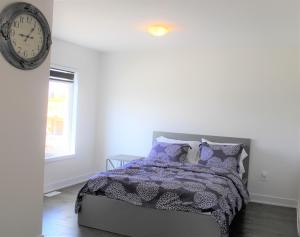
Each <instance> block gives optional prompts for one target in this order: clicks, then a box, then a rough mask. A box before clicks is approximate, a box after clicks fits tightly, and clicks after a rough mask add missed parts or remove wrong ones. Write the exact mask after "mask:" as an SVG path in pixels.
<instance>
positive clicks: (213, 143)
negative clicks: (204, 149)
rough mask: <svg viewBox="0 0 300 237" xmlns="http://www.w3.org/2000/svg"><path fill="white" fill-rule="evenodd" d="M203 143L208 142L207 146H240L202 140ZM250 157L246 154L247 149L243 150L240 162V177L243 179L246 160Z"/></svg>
mask: <svg viewBox="0 0 300 237" xmlns="http://www.w3.org/2000/svg"><path fill="white" fill-rule="evenodd" d="M202 142H206V143H207V144H210V145H233V146H234V145H239V144H237V143H219V142H211V141H209V140H206V139H204V138H202ZM247 157H248V153H247V152H246V150H245V149H243V151H242V153H241V155H240V161H239V175H240V177H241V179H242V178H243V175H244V173H245V172H246V170H245V167H244V160H245V159H246V158H247Z"/></svg>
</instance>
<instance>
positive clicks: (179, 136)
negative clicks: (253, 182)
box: [153, 131, 251, 185]
mask: <svg viewBox="0 0 300 237" xmlns="http://www.w3.org/2000/svg"><path fill="white" fill-rule="evenodd" d="M160 136H164V137H167V138H171V139H177V140H183V141H201V140H202V138H205V139H207V140H209V141H212V142H222V143H239V144H244V145H245V150H246V152H247V153H248V158H247V159H245V160H244V167H245V171H246V172H245V174H244V176H243V181H244V183H245V184H246V185H247V184H248V175H249V159H250V145H251V139H248V138H236V137H218V136H210V135H198V134H185V133H171V132H159V131H154V132H153V141H155V139H156V138H157V137H160Z"/></svg>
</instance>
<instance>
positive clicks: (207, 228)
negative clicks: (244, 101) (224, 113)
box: [78, 132, 251, 237]
mask: <svg viewBox="0 0 300 237" xmlns="http://www.w3.org/2000/svg"><path fill="white" fill-rule="evenodd" d="M159 136H165V137H168V138H172V139H180V140H187V141H201V139H202V138H206V139H208V140H211V141H213V142H226V143H243V144H245V145H246V148H245V149H246V151H247V153H248V154H250V153H249V152H250V142H251V141H250V139H245V138H231V137H218V136H206V135H193V134H181V133H168V132H154V133H153V140H155V139H156V138H157V137H159ZM244 166H245V170H246V173H245V178H244V182H245V183H247V179H248V169H249V157H248V159H247V160H246V162H245V163H244ZM78 223H79V225H82V226H87V227H91V228H96V229H100V230H105V231H109V232H113V233H118V234H121V235H127V236H131V237H219V236H220V228H219V226H218V224H217V223H216V221H215V219H214V218H213V217H212V216H211V215H209V214H195V213H186V212H179V211H164V210H157V209H151V208H145V207H139V206H135V205H132V204H129V203H126V202H123V201H119V200H114V199H110V198H107V197H105V196H94V195H85V196H84V198H83V200H82V204H81V211H80V212H79V213H78Z"/></svg>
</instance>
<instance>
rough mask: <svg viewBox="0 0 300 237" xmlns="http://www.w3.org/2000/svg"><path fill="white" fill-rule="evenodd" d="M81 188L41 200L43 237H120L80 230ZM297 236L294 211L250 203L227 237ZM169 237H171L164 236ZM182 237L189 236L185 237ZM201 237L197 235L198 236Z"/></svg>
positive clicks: (74, 188) (97, 231)
mask: <svg viewBox="0 0 300 237" xmlns="http://www.w3.org/2000/svg"><path fill="white" fill-rule="evenodd" d="M80 187H81V185H76V186H73V187H70V188H66V189H63V190H60V191H61V192H62V194H60V195H58V196H54V197H51V198H46V197H45V199H44V216H43V234H44V236H45V237H96V236H97V237H121V235H117V234H112V233H108V232H104V231H99V230H95V229H91V228H86V227H80V226H78V224H77V215H76V214H75V213H74V202H75V199H76V195H77V192H78V190H79V189H80ZM279 236H281V237H297V227H296V209H293V208H285V207H276V206H269V205H263V204H256V203H250V204H249V205H248V206H247V208H246V209H245V210H244V211H243V212H242V213H241V214H240V216H239V217H238V219H236V221H234V223H233V224H232V228H231V234H230V237H279ZM166 237H170V236H166ZM183 237H189V236H188V235H186V236H183ZM199 237H200V236H199Z"/></svg>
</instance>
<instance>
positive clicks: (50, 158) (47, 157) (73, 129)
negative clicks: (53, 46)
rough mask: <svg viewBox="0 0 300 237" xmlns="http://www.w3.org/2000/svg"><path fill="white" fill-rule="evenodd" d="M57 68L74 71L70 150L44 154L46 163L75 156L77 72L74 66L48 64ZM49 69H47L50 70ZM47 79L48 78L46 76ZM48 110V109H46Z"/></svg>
mask: <svg viewBox="0 0 300 237" xmlns="http://www.w3.org/2000/svg"><path fill="white" fill-rule="evenodd" d="M51 68H54V69H58V70H64V71H71V72H73V73H74V83H73V100H72V101H73V108H72V115H71V118H72V123H71V137H70V140H71V145H72V148H71V152H70V153H68V154H59V155H46V154H45V161H46V163H51V162H56V161H60V160H66V159H74V158H76V130H77V108H78V81H79V80H78V78H79V75H78V72H77V70H76V69H74V68H70V67H65V66H61V65H55V64H52V65H51V66H50V69H51ZM50 69H49V71H50ZM48 80H50V79H49V78H48ZM47 112H48V111H47Z"/></svg>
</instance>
